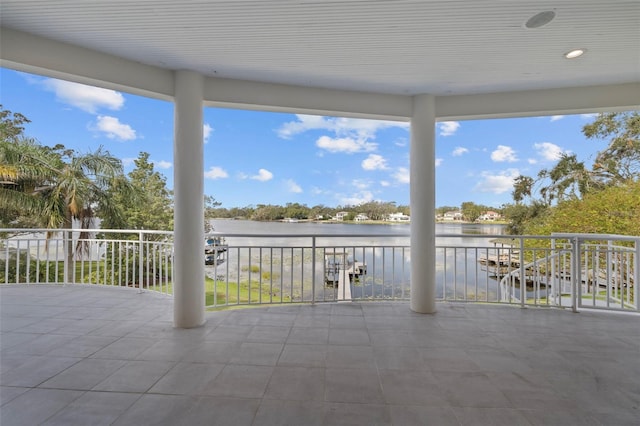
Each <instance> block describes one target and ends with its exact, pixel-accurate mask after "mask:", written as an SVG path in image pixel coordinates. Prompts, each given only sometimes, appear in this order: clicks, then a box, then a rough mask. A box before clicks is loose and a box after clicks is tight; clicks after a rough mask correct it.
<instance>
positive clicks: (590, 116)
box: [580, 114, 598, 120]
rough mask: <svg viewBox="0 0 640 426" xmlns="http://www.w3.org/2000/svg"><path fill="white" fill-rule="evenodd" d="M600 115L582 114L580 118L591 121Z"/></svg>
mask: <svg viewBox="0 0 640 426" xmlns="http://www.w3.org/2000/svg"><path fill="white" fill-rule="evenodd" d="M597 116H598V114H580V118H582V119H583V120H591V119H592V118H596V117H597Z"/></svg>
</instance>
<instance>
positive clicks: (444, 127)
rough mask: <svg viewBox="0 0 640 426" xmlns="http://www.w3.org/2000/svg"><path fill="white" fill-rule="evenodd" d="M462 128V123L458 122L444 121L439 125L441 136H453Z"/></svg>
mask: <svg viewBox="0 0 640 426" xmlns="http://www.w3.org/2000/svg"><path fill="white" fill-rule="evenodd" d="M458 128H460V123H458V122H457V121H443V122H441V123H438V129H440V136H451V135H454V134H455V133H456V131H457V130H458Z"/></svg>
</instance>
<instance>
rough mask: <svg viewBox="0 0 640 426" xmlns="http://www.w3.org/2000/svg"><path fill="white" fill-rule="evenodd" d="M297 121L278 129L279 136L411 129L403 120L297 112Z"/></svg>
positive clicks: (370, 135) (370, 133)
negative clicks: (391, 128)
mask: <svg viewBox="0 0 640 426" xmlns="http://www.w3.org/2000/svg"><path fill="white" fill-rule="evenodd" d="M296 119H297V120H296V121H289V122H287V123H284V124H283V125H282V126H280V128H279V129H277V130H276V132H277V134H278V136H279V137H281V138H283V139H291V137H293V136H295V135H297V134H300V133H304V132H306V131H309V130H327V131H330V132H332V133H335V134H336V136H351V137H355V138H359V139H368V138H375V134H376V133H377V132H378V130H381V129H386V128H389V127H401V128H405V129H409V123H406V122H401V121H385V120H367V119H363V118H344V117H322V116H318V115H305V114H297V115H296Z"/></svg>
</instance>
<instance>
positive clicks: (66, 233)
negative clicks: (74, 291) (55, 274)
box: [62, 230, 71, 285]
mask: <svg viewBox="0 0 640 426" xmlns="http://www.w3.org/2000/svg"><path fill="white" fill-rule="evenodd" d="M70 234H71V231H67V230H63V231H62V235H63V238H62V239H63V241H64V249H63V250H62V264H63V268H64V271H63V273H62V280H63V284H62V285H67V283H68V282H69V235H70Z"/></svg>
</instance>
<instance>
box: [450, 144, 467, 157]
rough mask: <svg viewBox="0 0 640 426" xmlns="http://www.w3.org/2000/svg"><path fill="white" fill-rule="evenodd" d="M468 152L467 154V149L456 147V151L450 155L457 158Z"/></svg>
mask: <svg viewBox="0 0 640 426" xmlns="http://www.w3.org/2000/svg"><path fill="white" fill-rule="evenodd" d="M468 152H469V150H468V149H467V148H464V147H462V146H458V147H456V149H454V150H453V152H452V153H451V155H453V156H454V157H459V156H461V155H462V154H466V153H468Z"/></svg>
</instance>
